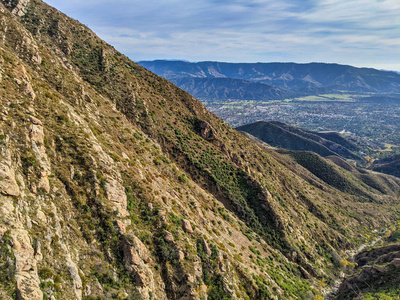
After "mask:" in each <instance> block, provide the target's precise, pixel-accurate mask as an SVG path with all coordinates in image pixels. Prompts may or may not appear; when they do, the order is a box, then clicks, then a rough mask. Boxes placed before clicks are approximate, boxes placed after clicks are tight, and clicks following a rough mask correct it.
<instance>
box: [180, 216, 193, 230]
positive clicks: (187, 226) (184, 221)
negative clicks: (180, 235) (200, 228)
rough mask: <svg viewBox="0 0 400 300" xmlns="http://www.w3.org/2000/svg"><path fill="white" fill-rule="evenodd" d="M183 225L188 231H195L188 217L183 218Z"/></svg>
mask: <svg viewBox="0 0 400 300" xmlns="http://www.w3.org/2000/svg"><path fill="white" fill-rule="evenodd" d="M182 227H183V229H184V230H185V231H186V232H188V233H193V228H192V225H191V224H190V222H189V221H188V220H186V219H182Z"/></svg>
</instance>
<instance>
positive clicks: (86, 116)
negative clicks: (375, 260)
mask: <svg viewBox="0 0 400 300" xmlns="http://www.w3.org/2000/svg"><path fill="white" fill-rule="evenodd" d="M0 19H1V22H0V99H1V103H0V105H1V106H0V118H1V122H0V200H1V201H0V211H1V213H0V279H1V280H0V298H1V299H6V300H8V299H15V298H17V299H25V300H28V299H29V300H41V299H211V300H212V299H309V298H314V297H318V296H320V295H321V294H322V293H324V291H325V286H326V283H330V282H331V281H332V280H333V279H334V278H335V277H336V276H337V275H338V274H339V272H340V268H339V267H338V264H337V259H336V258H337V256H338V255H340V253H341V252H340V250H342V249H350V248H353V247H355V246H356V245H357V244H358V243H360V242H361V240H363V238H362V239H361V238H360V235H362V234H367V233H369V232H370V231H371V228H379V227H381V226H385V225H386V224H388V223H391V222H393V221H394V220H395V219H396V218H397V213H396V211H397V209H398V204H399V203H398V197H399V191H400V180H397V179H395V178H393V177H389V176H384V175H380V176H379V178H371V179H370V182H371V184H365V183H360V181H359V180H353V181H352V184H353V185H355V187H356V188H357V189H358V190H356V192H355V193H348V191H347V190H345V189H341V188H337V187H336V186H334V185H330V184H326V183H325V181H324V180H321V179H320V178H318V177H317V176H316V175H315V174H313V172H312V170H311V171H310V170H309V168H307V167H304V166H303V165H305V164H304V163H302V164H299V163H297V162H296V160H297V161H299V160H300V159H299V158H296V160H295V159H293V158H291V157H290V156H287V155H286V154H280V153H278V152H275V151H271V150H266V149H265V148H264V147H262V146H259V145H258V144H256V143H254V142H253V141H251V140H250V139H248V138H247V137H245V136H243V135H242V134H241V133H239V132H237V131H236V130H234V129H233V128H231V127H229V126H228V125H227V124H226V123H225V122H224V121H222V120H221V119H219V118H217V117H216V116H214V115H212V114H211V113H209V112H208V111H207V110H206V109H205V108H204V106H203V105H202V104H201V103H200V102H198V101H197V100H196V99H194V98H193V97H192V96H191V95H189V94H188V93H186V92H184V91H182V90H180V89H179V88H177V87H176V86H174V85H173V84H171V83H170V82H168V81H166V80H165V79H162V78H161V77H158V76H157V75H155V74H153V73H151V72H149V71H147V70H145V69H144V68H142V67H140V66H139V65H137V64H135V63H134V62H132V61H130V60H129V59H128V58H126V57H125V56H123V55H122V54H120V53H118V52H117V51H116V50H115V49H114V48H113V47H111V46H110V45H107V44H106V43H105V42H104V41H102V40H100V39H99V38H98V37H97V36H96V35H95V34H94V33H93V32H92V31H91V30H90V29H88V28H87V27H85V26H84V25H82V24H80V23H79V22H77V21H75V20H72V19H70V18H68V17H67V16H65V15H63V14H62V13H60V12H58V11H57V10H55V9H53V8H51V7H49V6H48V5H46V4H45V3H43V2H41V1H39V0H20V1H14V0H13V1H11V0H2V1H1V2H0ZM317 158H318V159H320V158H319V156H317ZM335 168H336V167H335ZM335 170H336V169H335ZM337 172H339V175H340V172H342V171H341V169H337ZM348 172H350V173H348V174H351V171H348ZM335 174H336V173H335ZM365 175H366V177H368V176H369V173H366V174H365ZM377 180H378V182H377ZM378 183H379V184H378ZM374 185H375V187H374ZM358 191H361V192H358ZM338 253H339V254H338Z"/></svg>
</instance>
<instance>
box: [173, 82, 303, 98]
mask: <svg viewBox="0 0 400 300" xmlns="http://www.w3.org/2000/svg"><path fill="white" fill-rule="evenodd" d="M170 81H171V82H172V83H174V84H176V85H177V86H179V87H180V88H181V89H183V90H186V91H189V92H190V93H191V94H192V95H193V96H195V97H198V98H202V99H221V100H222V99H248V100H269V99H277V100H278V99H279V100H284V99H287V98H289V97H295V96H297V95H299V93H293V92H291V91H288V90H286V89H283V88H280V87H277V86H273V85H271V84H268V83H262V82H254V81H249V80H243V79H233V78H198V77H189V78H187V77H186V78H176V79H171V80H170Z"/></svg>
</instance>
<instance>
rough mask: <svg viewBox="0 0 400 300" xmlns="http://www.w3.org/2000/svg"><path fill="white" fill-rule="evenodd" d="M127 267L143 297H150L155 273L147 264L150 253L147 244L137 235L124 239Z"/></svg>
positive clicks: (123, 246) (123, 245) (123, 247)
mask: <svg viewBox="0 0 400 300" xmlns="http://www.w3.org/2000/svg"><path fill="white" fill-rule="evenodd" d="M122 249H123V252H124V263H125V268H126V270H128V271H129V272H130V273H131V274H132V276H133V278H134V279H135V282H136V285H137V290H138V292H139V294H140V295H141V299H150V296H149V291H153V290H154V284H155V283H154V278H153V273H152V271H151V270H150V268H149V267H148V266H147V263H149V262H150V253H149V251H148V249H147V248H146V246H145V245H144V244H143V243H142V242H141V241H140V240H139V239H138V238H137V237H136V236H135V235H132V234H130V235H127V236H125V237H124V238H123V240H122Z"/></svg>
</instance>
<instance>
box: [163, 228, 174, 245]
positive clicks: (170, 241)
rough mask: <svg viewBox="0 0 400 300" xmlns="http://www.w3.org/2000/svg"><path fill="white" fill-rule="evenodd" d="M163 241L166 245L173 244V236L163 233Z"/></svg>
mask: <svg viewBox="0 0 400 300" xmlns="http://www.w3.org/2000/svg"><path fill="white" fill-rule="evenodd" d="M164 241H166V242H167V243H173V242H174V236H173V235H172V233H171V232H169V231H165V234H164Z"/></svg>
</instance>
